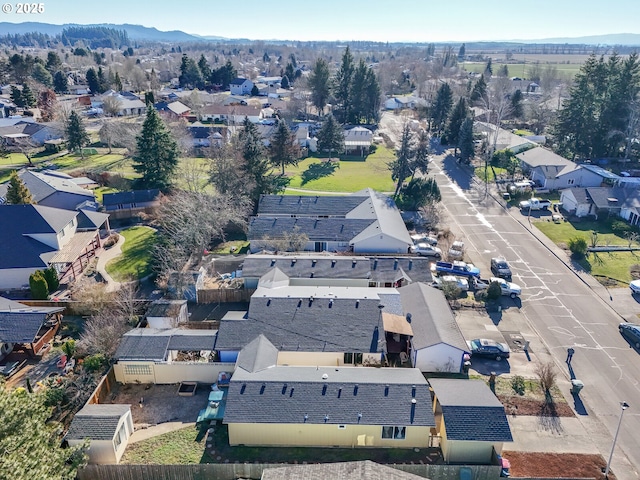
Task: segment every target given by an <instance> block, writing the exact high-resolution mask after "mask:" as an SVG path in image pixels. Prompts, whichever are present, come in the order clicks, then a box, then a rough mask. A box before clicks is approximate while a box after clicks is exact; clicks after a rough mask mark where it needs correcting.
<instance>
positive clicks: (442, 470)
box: [77, 463, 500, 480]
mask: <svg viewBox="0 0 640 480" xmlns="http://www.w3.org/2000/svg"><path fill="white" fill-rule="evenodd" d="M283 466H285V465H284V464H260V463H233V464H231V463H229V464H197V465H87V466H86V467H84V468H83V469H81V470H80V471H78V477H77V478H78V480H236V479H237V478H250V479H259V478H261V476H262V471H263V470H264V469H265V468H277V467H283ZM387 466H389V467H393V468H395V469H398V470H402V471H405V472H408V473H413V474H414V475H419V476H421V477H425V478H430V479H432V480H459V479H460V478H461V477H460V472H461V471H463V470H464V469H467V471H470V473H471V475H470V477H469V478H473V479H474V480H498V479H499V477H500V467H498V466H496V465H469V466H464V465H412V464H401V465H387Z"/></svg>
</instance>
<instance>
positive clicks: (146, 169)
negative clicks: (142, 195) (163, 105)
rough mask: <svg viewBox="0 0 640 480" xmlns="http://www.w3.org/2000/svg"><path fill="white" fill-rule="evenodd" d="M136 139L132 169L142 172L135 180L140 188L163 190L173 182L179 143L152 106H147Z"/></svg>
mask: <svg viewBox="0 0 640 480" xmlns="http://www.w3.org/2000/svg"><path fill="white" fill-rule="evenodd" d="M136 140H137V149H136V154H135V155H134V157H133V169H134V170H135V171H136V172H137V173H139V174H141V175H142V177H141V178H140V179H139V180H138V183H139V185H140V187H142V188H145V189H151V188H159V189H160V190H165V191H166V190H167V189H169V188H170V187H171V185H172V180H173V176H174V174H175V171H176V168H177V166H178V144H177V143H176V141H175V140H174V139H173V137H172V136H171V133H169V131H168V130H167V128H166V126H165V125H164V123H163V122H162V119H161V118H160V116H159V115H158V112H157V111H156V110H155V108H153V106H149V107H147V116H146V118H145V120H144V123H143V124H142V131H141V132H140V135H138V137H137V138H136Z"/></svg>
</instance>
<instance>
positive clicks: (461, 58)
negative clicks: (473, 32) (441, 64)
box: [458, 43, 466, 62]
mask: <svg viewBox="0 0 640 480" xmlns="http://www.w3.org/2000/svg"><path fill="white" fill-rule="evenodd" d="M465 52H466V46H465V44H464V43H463V44H462V45H460V49H459V50H458V61H459V62H462V61H464V56H465Z"/></svg>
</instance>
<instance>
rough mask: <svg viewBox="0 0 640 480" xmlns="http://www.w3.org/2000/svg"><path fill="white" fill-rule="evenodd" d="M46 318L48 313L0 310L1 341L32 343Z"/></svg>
mask: <svg viewBox="0 0 640 480" xmlns="http://www.w3.org/2000/svg"><path fill="white" fill-rule="evenodd" d="M46 320H47V314H46V313H13V312H0V342H6V343H31V342H33V340H34V339H35V338H36V335H37V334H38V331H39V330H40V327H42V324H44V322H46Z"/></svg>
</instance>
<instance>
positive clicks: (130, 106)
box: [91, 90, 147, 117]
mask: <svg viewBox="0 0 640 480" xmlns="http://www.w3.org/2000/svg"><path fill="white" fill-rule="evenodd" d="M107 98H109V99H110V100H109V101H111V100H113V101H114V102H116V105H117V106H118V111H117V113H116V115H117V116H119V117H122V116H125V117H128V116H131V115H143V114H144V113H145V112H146V111H147V105H146V104H145V103H144V102H143V101H142V100H140V98H138V97H137V96H136V95H134V94H133V93H130V92H126V93H119V92H116V91H114V90H108V91H106V92H105V93H103V94H102V95H100V96H99V97H97V98H95V99H93V100H92V101H91V107H92V108H100V109H104V102H105V100H106V99H107Z"/></svg>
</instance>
